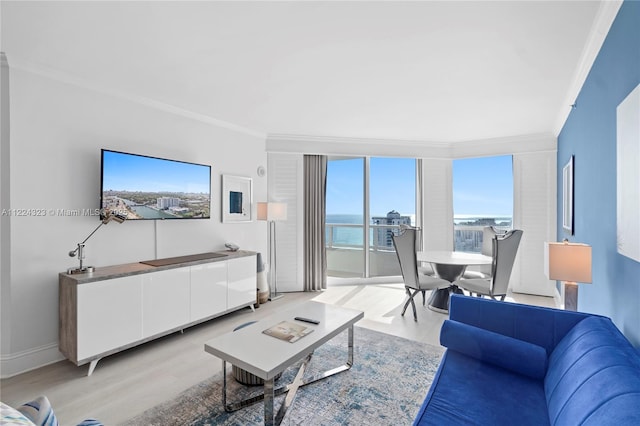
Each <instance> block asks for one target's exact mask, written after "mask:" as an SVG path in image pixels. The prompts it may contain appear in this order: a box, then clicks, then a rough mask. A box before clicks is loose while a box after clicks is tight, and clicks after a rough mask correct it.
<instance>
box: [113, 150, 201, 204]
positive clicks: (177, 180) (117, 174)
mask: <svg viewBox="0 0 640 426" xmlns="http://www.w3.org/2000/svg"><path fill="white" fill-rule="evenodd" d="M103 153H104V157H103V164H102V167H103V173H104V175H103V185H102V187H103V188H104V189H105V190H109V189H113V190H116V191H143V192H192V193H207V194H208V193H209V192H210V176H211V168H210V167H209V166H205V165H199V164H191V163H183V162H180V161H171V160H162V159H159V158H152V157H144V156H139V155H132V154H124V153H120V152H113V151H103Z"/></svg>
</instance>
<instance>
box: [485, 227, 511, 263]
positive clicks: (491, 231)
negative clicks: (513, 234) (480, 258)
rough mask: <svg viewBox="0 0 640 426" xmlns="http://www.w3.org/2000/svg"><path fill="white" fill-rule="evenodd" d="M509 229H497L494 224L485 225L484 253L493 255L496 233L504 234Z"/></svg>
mask: <svg viewBox="0 0 640 426" xmlns="http://www.w3.org/2000/svg"><path fill="white" fill-rule="evenodd" d="M506 232H507V231H503V230H501V229H496V228H495V227H493V226H485V227H484V228H482V254H484V255H485V256H493V237H495V236H496V235H504V234H505V233H506Z"/></svg>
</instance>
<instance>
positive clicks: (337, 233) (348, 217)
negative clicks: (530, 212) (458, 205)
mask: <svg viewBox="0 0 640 426" xmlns="http://www.w3.org/2000/svg"><path fill="white" fill-rule="evenodd" d="M487 219H489V220H490V219H493V220H494V221H495V223H496V224H498V225H501V226H505V227H510V226H511V221H512V218H511V217H509V216H506V215H501V216H492V215H486V216H469V215H465V216H454V218H453V223H454V225H460V224H462V223H465V224H466V223H474V222H478V224H477V225H478V226H482V225H483V224H485V223H487V222H486V221H487ZM326 223H327V224H329V225H331V224H346V225H362V224H363V216H362V215H358V214H327V218H326ZM363 234H364V229H363V227H362V226H355V227H346V226H333V227H332V226H328V227H327V230H326V241H327V245H339V246H362V244H363V243H364V235H363ZM369 239H370V241H373V229H371V230H370V233H369Z"/></svg>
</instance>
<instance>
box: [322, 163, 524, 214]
mask: <svg viewBox="0 0 640 426" xmlns="http://www.w3.org/2000/svg"><path fill="white" fill-rule="evenodd" d="M511 162H512V159H511V156H500V157H486V158H473V159H461V160H454V161H453V206H454V214H455V215H456V216H461V215H474V216H475V215H482V216H489V217H499V216H511V215H512V212H513V177H512V165H511ZM363 167H364V160H363V159H362V158H356V159H349V160H340V161H329V166H328V170H327V175H328V177H327V214H356V215H359V214H362V203H363V197H362V192H363V189H362V188H363V178H362V169H363ZM370 167H371V184H370V192H371V195H370V197H371V199H370V203H371V215H372V216H377V215H384V214H386V213H387V212H389V211H390V210H397V211H398V212H400V213H403V214H413V213H415V212H414V210H415V201H414V197H415V160H413V159H407V158H372V159H371V166H370Z"/></svg>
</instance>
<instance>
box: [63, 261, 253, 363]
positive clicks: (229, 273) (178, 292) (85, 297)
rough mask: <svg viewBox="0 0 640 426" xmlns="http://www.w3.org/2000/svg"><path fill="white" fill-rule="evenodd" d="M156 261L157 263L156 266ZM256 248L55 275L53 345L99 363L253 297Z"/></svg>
mask: <svg viewBox="0 0 640 426" xmlns="http://www.w3.org/2000/svg"><path fill="white" fill-rule="evenodd" d="M154 265H155V266H154ZM256 266H257V264H256V253H255V252H249V251H242V250H241V251H237V252H217V253H201V254H197V255H190V256H181V257H175V258H167V259H157V260H153V261H145V262H139V263H129V264H124V265H116V266H107V267H102V268H95V271H93V272H89V273H80V274H68V273H60V274H59V287H60V292H59V311H60V319H59V349H60V352H62V354H63V355H64V356H66V357H67V358H68V359H69V360H70V361H72V362H73V363H74V364H76V365H83V364H87V363H90V365H89V372H88V375H91V373H93V370H94V369H95V367H96V365H97V363H98V361H99V360H100V359H101V358H103V357H105V356H108V355H111V354H114V353H116V352H119V351H122V350H124V349H128V348H131V347H133V346H136V345H139V344H141V343H145V342H148V341H151V340H153V339H156V338H158V337H161V336H165V335H167V334H170V333H173V332H176V331H181V330H183V329H185V328H187V327H190V326H192V325H195V324H198V323H201V322H204V321H207V320H210V319H212V318H215V317H218V316H220V315H223V314H226V313H228V312H231V311H235V310H237V309H241V308H244V307H251V308H252V309H253V304H254V303H256Z"/></svg>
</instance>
